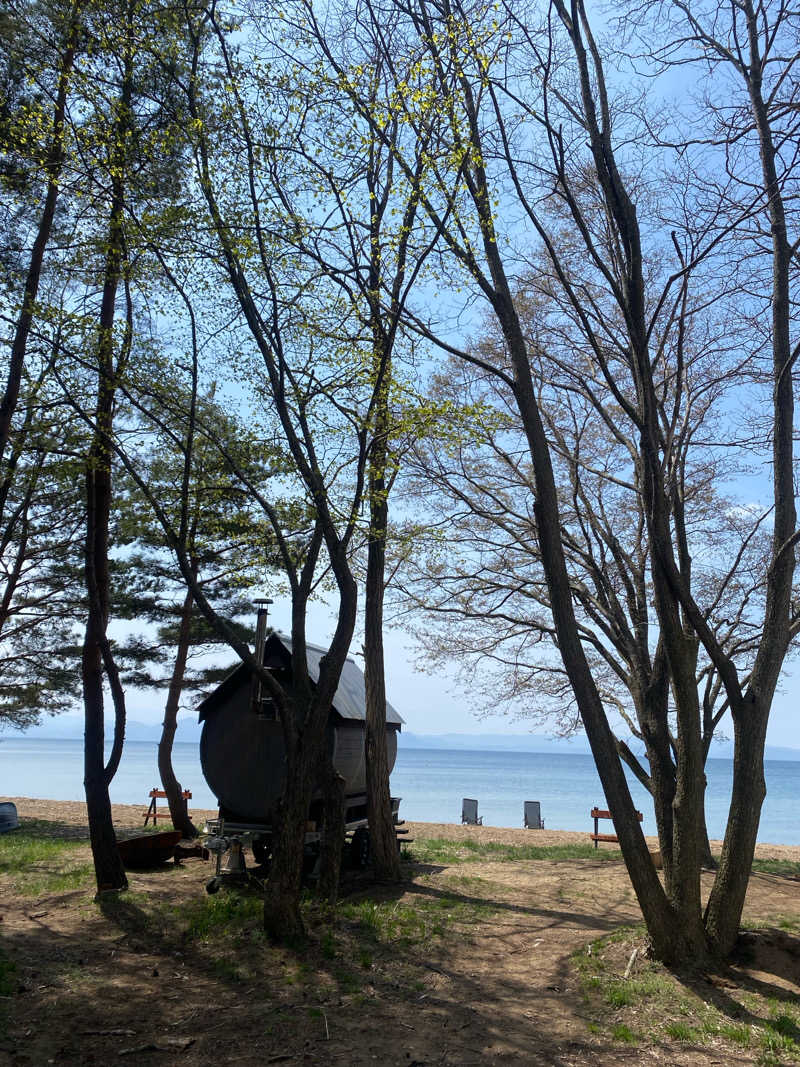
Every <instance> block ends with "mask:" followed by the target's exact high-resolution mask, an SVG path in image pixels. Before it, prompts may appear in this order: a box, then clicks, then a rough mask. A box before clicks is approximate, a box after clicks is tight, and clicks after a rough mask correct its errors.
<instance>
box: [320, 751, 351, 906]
mask: <svg viewBox="0 0 800 1067" xmlns="http://www.w3.org/2000/svg"><path fill="white" fill-rule="evenodd" d="M319 781H320V783H321V785H322V793H323V797H324V806H323V818H322V841H321V843H320V870H319V885H318V886H317V892H318V894H319V897H320V899H321V900H324V901H327V902H328V904H331V905H333V904H335V903H336V898H337V896H338V895H339V876H340V874H341V869H342V851H343V848H344V832H345V816H344V778H342V776H341V775H340V774H339V772H338V771H337V770H336V768H335V767H334V765H333V760H332V758H331V748H330V746H329V745H326V746H325V751H324V752H323V754H322V759H321V761H320V772H319Z"/></svg>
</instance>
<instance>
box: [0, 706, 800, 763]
mask: <svg viewBox="0 0 800 1067" xmlns="http://www.w3.org/2000/svg"><path fill="white" fill-rule="evenodd" d="M111 728H112V727H111V720H109V723H108V725H107V729H108V731H109V733H110V730H111ZM202 728H203V725H202V723H199V722H198V721H197V716H196V715H195V714H194V713H193V712H189V713H187V714H185V715H181V716H180V718H179V720H178V732H177V734H176V736H175V739H176V741H187V742H191V743H194V744H197V743H198V742H199V741H200V732H201V730H202ZM22 737H26V738H27V737H30V738H35V739H36V738H41V739H42V740H45V741H57V740H60V739H63V740H74V739H80V738H82V737H83V719H82V718H81V717H79V716H77V715H54V716H53V717H52V718H49V719H45V720H44V722H42V723H41V724H40V725H39V726H32V727H31V728H30V729H29V730H24V731H20V730H0V742H2V741H3V739H4V738H22ZM125 737H126V738H127V740H129V741H153V742H156V741H158V739H159V738H160V737H161V723H160V722H138V721H137V720H135V719H132V720H130V721H129V722H128V724H127V727H126V729H125ZM400 747H401V748H437V749H442V748H445V749H446V748H449V749H457V750H459V751H461V750H469V751H472V752H495V751H497V752H545V753H546V752H565V753H572V754H575V753H577V754H578V755H586V754H588V753H589V751H590V750H589V742H588V741H587V740H586V737H585V736H584V735H583V734H579V735H577V736H576V737H569V738H566V737H546V736H545V735H543V734H415V733H407V732H406V731H405V730H403V732H402V733H401V734H400ZM732 757H733V742H732V741H715V742H714V744H713V746H712V748H711V758H712V759H731V758H732ZM765 757H766V759H768V760H792V761H795V760H800V749H797V748H784V747H780V746H778V745H767V748H766V752H765Z"/></svg>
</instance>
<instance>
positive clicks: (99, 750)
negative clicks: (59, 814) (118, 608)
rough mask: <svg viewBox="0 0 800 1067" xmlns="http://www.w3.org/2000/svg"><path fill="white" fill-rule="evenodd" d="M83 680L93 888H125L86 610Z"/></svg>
mask: <svg viewBox="0 0 800 1067" xmlns="http://www.w3.org/2000/svg"><path fill="white" fill-rule="evenodd" d="M81 673H82V680H83V707H84V722H85V726H84V736H83V746H84V747H83V786H84V791H85V793H86V810H87V814H88V818H89V839H90V842H91V846H92V857H93V860H94V870H95V878H96V881H97V892H98V893H105V892H108V891H111V890H119V889H127V887H128V879H127V876H126V874H125V868H124V866H123V864H122V859H121V857H120V854H119V851H118V849H117V838H116V834H115V833H114V824H113V820H112V818H111V800H110V798H109V795H108V783H107V781H106V771H105V758H104V751H103V748H104V744H103V743H104V726H103V669H102V660H101V655H100V645H99V637H98V634H97V620H96V619H95V617H94V612H93V611H91V610H90V612H89V621H88V623H87V626H86V637H85V639H84V643H83V657H82V663H81Z"/></svg>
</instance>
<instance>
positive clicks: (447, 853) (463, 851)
mask: <svg viewBox="0 0 800 1067" xmlns="http://www.w3.org/2000/svg"><path fill="white" fill-rule="evenodd" d="M405 855H406V857H407V858H408V859H410V860H412V861H413V862H415V863H444V864H450V863H470V862H478V861H480V860H493V861H496V862H508V863H512V862H524V861H526V860H578V859H579V860H588V859H592V860H602V861H608V860H620V859H621V857H622V853H621V852H619V851H618V850H616V849H595V848H594V847H593V846H592V845H591V844H586V845H503V844H500V842H498V841H448V840H445V839H444V838H436V837H431V838H421V839H420V838H417V840H416V841H415V842H414V846H413V848H408V849H407V850H406V851H405Z"/></svg>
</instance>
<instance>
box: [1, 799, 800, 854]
mask: <svg viewBox="0 0 800 1067" xmlns="http://www.w3.org/2000/svg"><path fill="white" fill-rule="evenodd" d="M4 799H7V800H10V801H11V802H12V803H13V804H16V806H17V813H18V814H19V817H20V821H21V822H22V825H23V828H24V823H25V819H44V820H46V821H48V822H53V823H61V824H63V825H65V826H70V827H80V828H82V829H83V830H84V831H85V833H86V838H87V840H88V835H89V827H88V821H87V815H86V804H85V803H84V802H83V801H81V800H45V799H41V798H38V797H6V798H4ZM111 810H112V815H113V818H114V825H115V827H116V828H117V830H119V831H120V832H121V836H130V834H131V832H133V831H134V830H139V829H141V828H142V826H143V823H144V815H143V810H144V806H143V805H142V804H112V807H111ZM189 814H190V815H191V817H192V820H193V821H194V823H195V825H196V826H197V827H198V829H202V825H203V823H204V821H205V819H207V818H216V816H217V812H216V810H208V809H200V808H195V809H192V808H191V807H190V809H189ZM405 827H406V829H408V830H409V833H410V836H411V837H412V838H413V837H414V836H417V837H419V838H433V839H439V838H443V839H445V840H448V841H479V842H480V843H482V844H483V843H486V842H489V841H496V842H498V843H500V844H504V845H542V846H550V845H564V844H570V845H574V844H585V843H588V840H589V833H588V831H586V832H582V831H577V830H520V829H519V828H518V827H508V826H462V825H461V824H460V823H435V822H418V821H417V822H406V823H405ZM646 840H647V842H648V844H649V845H650V846H651V847H653V848H657V847H658V840H657V838H655V837H648V838H646ZM600 847H601V848H606V849H607V848H611V849H616V847H617V846H616V845H601V846H600ZM721 847H722V842H721V841H712V842H711V848H712V851H713V852H716V853H718V852H719V850H720V848H721ZM755 854H756V858H757V859H781V860H791V861H793V862H796V863H800V845H781V844H777V843H776V844H770V843H765V842H762V843H759V844H757V845H756V852H755Z"/></svg>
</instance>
